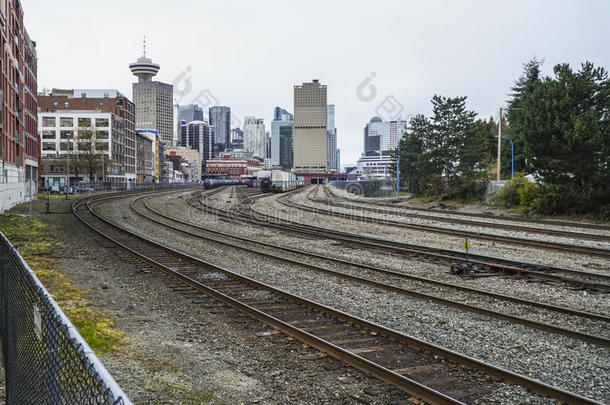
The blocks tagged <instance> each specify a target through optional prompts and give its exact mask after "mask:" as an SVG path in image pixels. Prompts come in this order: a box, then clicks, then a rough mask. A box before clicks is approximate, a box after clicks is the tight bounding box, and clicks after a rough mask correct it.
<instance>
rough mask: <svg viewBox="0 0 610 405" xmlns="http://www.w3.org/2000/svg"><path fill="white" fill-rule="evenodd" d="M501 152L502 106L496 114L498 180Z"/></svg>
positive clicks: (498, 176) (498, 178)
mask: <svg viewBox="0 0 610 405" xmlns="http://www.w3.org/2000/svg"><path fill="white" fill-rule="evenodd" d="M501 153H502V107H500V115H499V116H498V167H497V171H498V174H497V176H496V180H498V181H500V160H501Z"/></svg>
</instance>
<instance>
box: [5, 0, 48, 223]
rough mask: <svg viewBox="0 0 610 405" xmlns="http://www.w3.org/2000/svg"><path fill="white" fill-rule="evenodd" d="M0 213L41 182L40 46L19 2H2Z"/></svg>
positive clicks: (24, 197) (21, 199) (26, 196)
mask: <svg viewBox="0 0 610 405" xmlns="http://www.w3.org/2000/svg"><path fill="white" fill-rule="evenodd" d="M0 49H1V51H0V53H1V57H0V65H1V66H0V67H1V69H0V81H1V83H0V103H1V109H2V112H1V114H0V212H2V211H4V210H5V209H7V208H10V207H11V206H13V205H15V204H16V203H19V202H22V201H25V200H26V199H27V198H28V196H29V195H30V193H31V189H27V188H26V185H27V184H28V183H27V180H30V179H32V180H34V181H36V180H37V178H38V159H39V154H40V153H39V150H40V148H39V144H38V142H39V141H38V134H37V132H38V131H37V122H38V120H37V117H36V114H37V110H38V105H37V101H36V88H37V83H36V75H37V60H36V43H35V42H34V41H32V40H30V38H29V37H28V35H27V32H26V30H25V26H24V24H23V9H22V7H21V2H20V1H19V0H0Z"/></svg>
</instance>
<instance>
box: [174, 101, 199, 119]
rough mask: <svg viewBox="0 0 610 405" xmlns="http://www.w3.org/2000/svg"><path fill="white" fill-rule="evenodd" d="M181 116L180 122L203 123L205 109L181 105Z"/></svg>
mask: <svg viewBox="0 0 610 405" xmlns="http://www.w3.org/2000/svg"><path fill="white" fill-rule="evenodd" d="M179 114H180V117H179V120H180V121H179V122H182V121H186V122H191V121H203V108H201V107H199V106H198V105H197V104H189V105H181V106H180V107H179Z"/></svg>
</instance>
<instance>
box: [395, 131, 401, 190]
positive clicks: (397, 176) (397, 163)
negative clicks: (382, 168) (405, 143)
mask: <svg viewBox="0 0 610 405" xmlns="http://www.w3.org/2000/svg"><path fill="white" fill-rule="evenodd" d="M401 139H402V138H401ZM401 139H399V140H398V159H396V195H398V194H399V193H400V143H401V142H400V141H401Z"/></svg>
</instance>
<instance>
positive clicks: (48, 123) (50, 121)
mask: <svg viewBox="0 0 610 405" xmlns="http://www.w3.org/2000/svg"><path fill="white" fill-rule="evenodd" d="M55 122H56V120H55V117H42V126H43V127H54V126H55Z"/></svg>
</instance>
